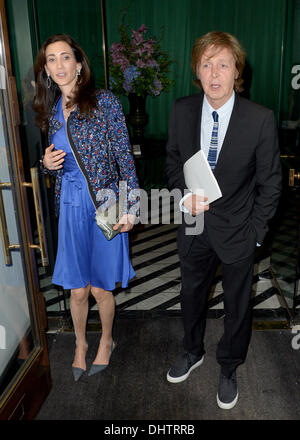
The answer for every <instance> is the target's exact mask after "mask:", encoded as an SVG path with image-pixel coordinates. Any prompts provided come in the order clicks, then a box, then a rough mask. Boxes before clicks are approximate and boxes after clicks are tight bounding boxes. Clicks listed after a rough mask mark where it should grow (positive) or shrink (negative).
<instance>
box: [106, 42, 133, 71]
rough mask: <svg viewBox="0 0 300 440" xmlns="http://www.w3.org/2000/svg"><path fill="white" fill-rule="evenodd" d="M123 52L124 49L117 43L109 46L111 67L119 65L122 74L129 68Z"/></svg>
mask: <svg viewBox="0 0 300 440" xmlns="http://www.w3.org/2000/svg"><path fill="white" fill-rule="evenodd" d="M123 50H125V47H124V46H122V44H119V43H113V44H112V45H111V46H110V53H111V62H112V64H113V66H117V65H120V68H121V71H122V72H124V71H125V70H126V68H127V67H128V66H129V61H128V59H127V58H126V57H125V55H124V54H123Z"/></svg>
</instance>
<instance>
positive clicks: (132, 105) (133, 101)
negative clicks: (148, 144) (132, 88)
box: [127, 93, 149, 145]
mask: <svg viewBox="0 0 300 440" xmlns="http://www.w3.org/2000/svg"><path fill="white" fill-rule="evenodd" d="M146 98H147V94H145V95H143V96H138V95H137V94H136V93H129V95H128V99H129V114H128V115H127V121H128V123H129V124H130V125H131V127H132V139H131V142H132V143H133V144H139V145H141V144H144V130H145V126H146V125H147V124H148V120H149V116H148V114H147V113H146Z"/></svg>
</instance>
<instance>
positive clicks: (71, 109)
mask: <svg viewBox="0 0 300 440" xmlns="http://www.w3.org/2000/svg"><path fill="white" fill-rule="evenodd" d="M74 109H75V105H73V106H72V107H68V108H67V107H66V105H65V106H63V114H64V118H65V120H66V121H67V119H68V117H69V116H70V113H71V112H72V111H73V110H74Z"/></svg>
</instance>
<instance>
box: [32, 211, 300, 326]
mask: <svg viewBox="0 0 300 440" xmlns="http://www.w3.org/2000/svg"><path fill="white" fill-rule="evenodd" d="M294 214H295V215H294V217H293V215H291V213H290V214H289V216H288V221H287V224H285V225H283V226H282V227H281V229H280V228H279V240H277V241H276V245H273V248H272V255H270V252H269V253H268V252H267V251H264V252H258V255H257V258H256V264H255V271H254V277H253V297H252V301H253V310H254V318H257V319H259V320H268V319H271V320H272V319H275V320H276V319H282V318H283V319H285V318H286V317H287V316H288V315H287V308H288V309H289V308H291V307H292V298H293V293H294V287H295V275H294V273H293V271H294V269H293V268H292V269H291V268H290V266H289V264H288V263H287V261H288V258H287V257H288V255H289V254H290V253H293V252H295V249H294V248H295V240H296V235H297V233H298V232H297V218H298V217H297V216H298V214H297V213H294ZM293 226H294V227H293ZM176 230H177V226H176V225H174V224H148V225H143V226H141V225H139V226H137V227H136V228H135V232H134V233H133V234H132V236H131V240H130V242H131V245H130V254H131V261H132V265H133V267H134V269H135V272H136V277H135V278H134V279H133V280H131V281H130V283H129V286H128V288H126V289H123V288H122V287H117V288H116V290H115V292H114V293H115V299H116V305H117V310H118V312H119V313H121V314H126V315H127V316H130V315H132V316H138V315H139V314H145V313H149V312H151V313H170V314H176V313H178V314H179V313H180V299H179V292H180V288H181V278H180V270H179V259H178V253H177V245H176ZM291 230H293V231H294V232H293V234H294V235H295V237H294V236H291V234H290V231H291ZM287 231H289V234H287ZM271 266H272V269H273V271H274V273H275V275H276V278H277V275H278V279H277V281H278V284H279V285H280V288H281V289H282V291H283V294H284V298H282V295H280V294H279V290H278V289H276V288H275V287H276V285H274V280H272V277H271V276H270V272H269V268H270V267H271ZM282 268H284V270H285V272H286V273H285V274H284V276H282V273H284V272H283V271H282ZM40 285H41V291H42V292H43V293H44V296H45V299H46V307H47V314H48V316H55V315H56V314H58V315H59V314H61V313H63V312H64V311H65V310H66V309H68V308H69V299H68V294H67V293H66V292H65V293H64V292H63V291H58V290H57V289H56V288H55V286H53V285H52V284H51V277H50V276H47V275H46V274H45V270H44V269H43V268H40ZM298 289H299V287H298ZM299 294H300V291H299V290H298V293H297V295H299ZM223 315H224V310H223V289H222V275H221V272H220V271H217V273H216V276H215V280H214V283H213V286H212V289H211V294H210V298H209V309H208V316H209V317H211V318H214V317H216V318H220V317H222V316H223ZM89 316H91V317H94V318H95V319H97V317H98V312H97V307H96V305H95V304H94V303H93V301H92V300H91V307H90V315H89Z"/></svg>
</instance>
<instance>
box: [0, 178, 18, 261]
mask: <svg viewBox="0 0 300 440" xmlns="http://www.w3.org/2000/svg"><path fill="white" fill-rule="evenodd" d="M3 188H11V183H9V182H1V183H0V233H1V241H2V249H3V254H4V261H5V264H6V265H7V266H10V265H11V264H12V258H11V253H10V252H11V250H12V249H18V248H19V247H20V245H18V244H9V238H8V231H7V223H6V216H5V209H4V203H3V197H2V189H3Z"/></svg>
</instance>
